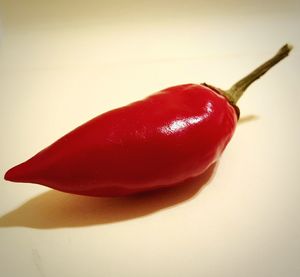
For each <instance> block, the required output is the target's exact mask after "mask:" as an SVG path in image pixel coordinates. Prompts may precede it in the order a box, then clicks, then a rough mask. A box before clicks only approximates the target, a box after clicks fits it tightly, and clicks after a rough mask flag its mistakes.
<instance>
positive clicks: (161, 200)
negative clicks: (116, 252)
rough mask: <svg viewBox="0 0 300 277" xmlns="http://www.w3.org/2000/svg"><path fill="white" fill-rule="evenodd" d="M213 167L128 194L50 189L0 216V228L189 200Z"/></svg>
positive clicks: (64, 222)
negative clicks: (173, 183)
mask: <svg viewBox="0 0 300 277" xmlns="http://www.w3.org/2000/svg"><path fill="white" fill-rule="evenodd" d="M214 169H215V164H213V165H212V166H211V167H210V168H209V169H208V170H207V171H206V172H205V173H204V174H202V175H200V176H198V177H196V178H193V179H190V180H187V181H184V182H182V183H180V184H178V185H176V186H175V187H172V188H168V189H160V190H156V191H151V192H148V193H142V194H138V195H134V196H129V197H118V198H97V197H88V196H79V195H72V194H67V193H63V192H59V191H55V190H51V191H48V192H45V193H43V194H40V195H38V196H36V197H34V198H33V199H30V200H29V201H27V202H25V203H24V204H23V205H21V206H20V207H18V208H17V209H15V210H13V211H11V212H9V213H7V214H6V215H3V216H2V217H0V227H16V226H23V227H30V228H36V229H51V228H64V227H81V226H90V225H97V224H107V223H114V222H119V221H123V220H129V219H133V218H137V217H142V216H145V215H148V214H151V213H154V212H156V211H159V210H161V209H165V208H168V207H171V206H174V205H177V204H180V203H182V202H184V201H187V200H189V199H191V198H192V197H194V196H195V195H196V194H197V192H199V190H200V189H201V188H203V186H204V185H205V184H207V183H208V181H209V180H210V179H211V177H212V175H213V172H214Z"/></svg>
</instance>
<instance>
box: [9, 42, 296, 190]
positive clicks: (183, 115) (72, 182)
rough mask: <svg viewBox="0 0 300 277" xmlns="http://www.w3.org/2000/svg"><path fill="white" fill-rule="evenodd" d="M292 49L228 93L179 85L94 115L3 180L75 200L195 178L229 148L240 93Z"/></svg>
mask: <svg viewBox="0 0 300 277" xmlns="http://www.w3.org/2000/svg"><path fill="white" fill-rule="evenodd" d="M290 50H291V47H290V46H289V45H285V46H283V47H282V48H281V49H280V50H279V51H278V53H277V54H276V55H275V56H274V57H273V58H271V59H270V60H269V61H267V62H266V63H264V64H263V65H261V66H260V67H259V68H258V69H256V70H255V71H253V72H252V73H251V74H249V75H248V76H246V77H245V78H243V79H242V80H241V81H239V82H238V83H236V84H235V85H234V86H232V87H231V89H229V90H228V91H223V90H220V89H217V88H215V87H213V86H210V85H206V84H185V85H179V86H174V87H170V88H167V89H164V90H162V91H160V92H158V93H156V94H154V95H152V96H150V97H148V98H146V99H144V100H142V101H138V102H134V103H132V104H130V105H128V106H125V107H122V108H118V109H115V110H112V111H109V112H107V113H104V114H102V115H99V116H98V117H96V118H94V119H92V120H90V121H88V122H87V123H85V124H83V125H82V126H80V127H78V128H77V129H75V130H73V131H72V132H70V133H68V134H67V135H65V136H63V137H62V138H60V139H59V140H57V141H56V142H54V143H53V144H52V145H50V146H49V147H47V148H46V149H44V150H42V151H41V152H39V153H38V154H36V155H35V156H34V157H32V158H31V159H29V160H28V161H26V162H24V163H22V164H20V165H18V166H16V167H13V168H12V169H10V170H9V171H8V172H7V173H6V174H5V179H6V180H10V181H15V182H31V183H38V184H42V185H45V186H48V187H51V188H53V189H56V190H60V191H65V192H69V193H75V194H82V195H92V196H120V195H128V194H133V193H138V192H142V191H147V190H153V189H157V188H161V187H168V186H172V185H174V184H176V183H178V182H181V181H183V180H185V179H188V178H191V177H194V176H197V175H200V174H202V173H203V172H204V171H205V170H206V169H207V168H208V167H209V166H210V165H212V164H213V163H214V162H215V161H216V160H218V158H219V157H220V155H221V153H222V152H223V150H224V149H225V147H226V145H227V144H228V142H229V141H230V139H231V137H232V135H233V133H234V130H235V127H236V124H237V121H238V118H239V110H238V108H237V107H236V105H235V104H236V102H237V101H238V99H239V98H240V96H241V95H242V93H243V92H244V91H245V89H246V88H247V87H248V86H249V85H250V84H251V83H252V82H253V81H254V80H256V79H258V78H259V77H260V76H261V75H263V74H264V73H265V72H266V71H267V70H268V69H269V68H271V67H272V66H273V65H275V64H276V63H277V62H279V61H280V60H281V59H283V58H284V57H286V56H287V55H288V53H289V51H290Z"/></svg>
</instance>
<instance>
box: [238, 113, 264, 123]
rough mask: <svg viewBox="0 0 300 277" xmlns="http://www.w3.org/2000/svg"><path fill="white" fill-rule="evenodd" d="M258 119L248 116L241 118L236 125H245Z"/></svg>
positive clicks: (254, 116)
mask: <svg viewBox="0 0 300 277" xmlns="http://www.w3.org/2000/svg"><path fill="white" fill-rule="evenodd" d="M258 118H259V117H258V116H257V115H254V114H250V115H245V116H242V117H241V118H240V119H239V121H238V124H243V123H247V122H249V121H253V120H257V119H258Z"/></svg>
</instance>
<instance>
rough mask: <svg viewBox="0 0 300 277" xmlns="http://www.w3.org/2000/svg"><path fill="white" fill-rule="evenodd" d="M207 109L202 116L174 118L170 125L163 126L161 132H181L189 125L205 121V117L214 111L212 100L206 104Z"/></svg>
mask: <svg viewBox="0 0 300 277" xmlns="http://www.w3.org/2000/svg"><path fill="white" fill-rule="evenodd" d="M205 111H206V112H205V113H204V114H203V115H201V116H193V117H188V118H185V119H178V120H174V121H172V122H171V123H170V124H169V125H167V126H164V127H162V128H161V132H162V133H164V134H170V133H174V132H180V131H181V130H183V129H184V128H186V127H187V126H190V125H193V124H196V123H199V122H201V121H203V120H204V119H206V118H208V117H209V114H210V113H211V112H212V111H213V107H212V104H211V103H210V102H209V103H207V105H206V106H205Z"/></svg>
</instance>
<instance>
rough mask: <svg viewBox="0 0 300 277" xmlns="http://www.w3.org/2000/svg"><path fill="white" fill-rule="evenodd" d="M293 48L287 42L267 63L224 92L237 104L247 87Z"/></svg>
mask: <svg viewBox="0 0 300 277" xmlns="http://www.w3.org/2000/svg"><path fill="white" fill-rule="evenodd" d="M292 48H293V47H292V45H290V44H285V45H284V46H282V47H281V48H280V49H279V50H278V52H277V53H276V54H275V56H273V57H272V58H271V59H269V60H267V61H266V62H265V63H263V64H262V65H261V66H259V67H258V68H256V69H255V70H254V71H252V72H251V73H250V74H248V75H247V76H246V77H244V78H243V79H241V80H240V81H238V82H237V83H235V84H234V85H233V86H232V87H231V88H230V89H228V90H226V91H223V93H222V94H223V95H224V96H225V97H226V98H227V99H228V100H229V101H230V102H231V103H232V104H236V103H237V101H238V100H239V99H240V97H241V96H242V95H243V93H244V91H245V90H246V89H247V87H248V86H249V85H251V84H252V83H253V82H254V81H255V80H257V79H259V78H260V77H261V76H262V75H264V74H265V73H266V72H267V71H268V70H269V69H270V68H271V67H273V66H274V65H275V64H277V63H278V62H280V61H281V60H282V59H284V58H285V57H287V56H288V54H289V52H290V51H291V50H292Z"/></svg>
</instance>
